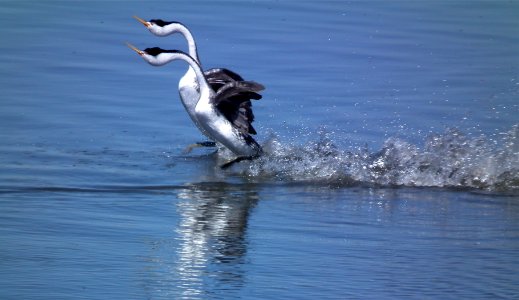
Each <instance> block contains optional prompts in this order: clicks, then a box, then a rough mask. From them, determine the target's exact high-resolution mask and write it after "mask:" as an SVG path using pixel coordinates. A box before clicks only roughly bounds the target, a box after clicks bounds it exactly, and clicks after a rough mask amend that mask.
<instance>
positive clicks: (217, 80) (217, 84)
mask: <svg viewBox="0 0 519 300" xmlns="http://www.w3.org/2000/svg"><path fill="white" fill-rule="evenodd" d="M204 75H205V78H206V80H207V82H208V83H209V85H210V86H211V88H212V89H213V90H214V91H218V90H219V89H220V88H221V87H222V86H224V85H225V84H227V83H229V82H233V81H243V78H242V77H241V76H240V75H238V74H236V73H234V72H233V71H231V70H229V69H224V68H214V69H209V70H207V71H205V72H204Z"/></svg>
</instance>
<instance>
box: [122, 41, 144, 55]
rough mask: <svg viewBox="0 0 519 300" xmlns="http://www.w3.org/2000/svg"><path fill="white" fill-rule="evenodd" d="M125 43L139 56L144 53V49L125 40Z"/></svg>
mask: <svg viewBox="0 0 519 300" xmlns="http://www.w3.org/2000/svg"><path fill="white" fill-rule="evenodd" d="M126 45H127V46H128V47H130V49H132V50H133V51H135V52H137V54H139V55H140V56H142V55H143V54H144V51H142V50H139V49H137V47H135V46H133V45H132V44H130V43H128V42H126Z"/></svg>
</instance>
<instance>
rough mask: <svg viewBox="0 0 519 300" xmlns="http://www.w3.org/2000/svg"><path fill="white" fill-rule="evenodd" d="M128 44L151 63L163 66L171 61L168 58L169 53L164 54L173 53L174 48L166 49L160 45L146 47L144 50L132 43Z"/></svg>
mask: <svg viewBox="0 0 519 300" xmlns="http://www.w3.org/2000/svg"><path fill="white" fill-rule="evenodd" d="M126 44H127V45H128V47H130V49H132V50H133V51H135V52H137V54H139V55H140V56H141V57H142V58H143V59H144V60H145V61H146V62H148V63H149V64H150V65H153V66H162V65H165V64H167V63H168V62H169V61H171V60H168V59H167V55H164V53H171V52H172V50H164V49H161V48H159V47H153V48H146V49H144V50H140V49H138V48H137V47H135V46H133V45H132V44H130V43H126Z"/></svg>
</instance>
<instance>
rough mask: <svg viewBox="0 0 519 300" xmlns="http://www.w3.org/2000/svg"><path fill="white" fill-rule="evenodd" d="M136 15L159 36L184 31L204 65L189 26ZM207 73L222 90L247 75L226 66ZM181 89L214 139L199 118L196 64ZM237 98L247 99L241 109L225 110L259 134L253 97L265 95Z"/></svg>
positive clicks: (195, 56) (185, 102) (186, 105)
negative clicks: (255, 127) (196, 108)
mask: <svg viewBox="0 0 519 300" xmlns="http://www.w3.org/2000/svg"><path fill="white" fill-rule="evenodd" d="M134 18H135V19H136V20H137V21H139V22H140V23H141V24H143V25H144V26H145V27H146V28H148V30H149V31H150V32H151V33H153V34H154V35H156V36H168V35H171V34H174V33H180V34H182V35H183V36H184V38H185V39H186V40H187V44H188V52H189V56H191V57H192V58H193V59H194V60H195V61H196V62H197V63H198V65H201V63H200V58H199V57H198V51H197V47H196V42H195V39H194V38H193V35H192V34H191V32H190V31H189V29H188V28H187V27H186V26H185V25H183V24H182V23H180V22H167V21H163V20H160V19H153V20H150V21H145V20H143V19H141V18H139V17H137V16H134ZM204 76H205V79H206V81H207V82H208V83H209V85H210V86H211V88H212V89H213V90H214V91H218V90H219V89H220V88H221V87H223V86H224V85H226V84H227V83H230V82H236V81H243V78H242V77H241V76H240V75H238V74H236V73H235V72H233V71H231V70H229V69H225V68H214V69H209V70H207V71H205V72H204ZM178 89H179V93H180V98H181V101H182V104H183V105H184V108H185V109H186V111H187V113H188V115H189V117H190V118H191V120H192V121H193V122H194V123H195V125H196V126H197V127H198V129H199V130H200V131H201V132H202V133H203V134H204V135H205V136H207V137H208V138H210V139H211V138H212V137H211V134H209V133H208V132H206V131H205V129H204V128H203V126H201V125H200V122H199V121H198V120H197V118H196V113H195V106H196V104H197V102H198V99H199V97H200V95H199V94H200V92H199V84H198V80H197V76H196V74H195V71H194V70H193V67H192V66H189V69H188V70H187V72H186V73H185V74H184V76H182V78H181V79H180V81H179V83H178ZM233 97H235V98H236V97H240V98H243V99H241V101H240V103H241V106H240V109H239V110H232V109H231V110H229V109H227V110H224V111H225V112H224V114H225V116H226V117H227V118H228V119H229V120H232V122H234V123H235V125H237V126H239V127H240V128H242V129H244V130H246V131H247V133H249V134H256V130H255V129H254V127H252V122H253V121H254V114H253V112H252V103H251V102H250V99H254V100H259V99H261V95H259V94H258V93H256V92H253V91H249V92H245V91H244V92H241V93H240V94H238V95H234V96H233ZM221 105H222V106H223V105H225V103H222V104H221ZM226 113H227V114H226ZM229 113H232V115H229ZM196 145H202V146H213V145H212V144H211V143H208V142H205V143H197V144H196ZM196 145H195V146H196ZM190 148H192V146H191V147H189V148H188V149H190Z"/></svg>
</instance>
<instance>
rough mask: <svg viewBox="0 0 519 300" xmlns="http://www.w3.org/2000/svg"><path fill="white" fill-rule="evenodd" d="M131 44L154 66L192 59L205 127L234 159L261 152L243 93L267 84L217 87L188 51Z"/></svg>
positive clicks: (199, 113)
mask: <svg viewBox="0 0 519 300" xmlns="http://www.w3.org/2000/svg"><path fill="white" fill-rule="evenodd" d="M128 46H129V47H130V48H131V49H132V50H134V51H135V52H137V54H139V55H140V56H141V57H142V58H143V59H144V60H145V61H146V62H148V63H149V64H151V65H153V66H162V65H165V64H167V63H169V62H172V61H174V60H183V61H185V62H186V63H188V64H189V66H190V69H191V70H192V71H193V72H194V74H195V78H196V81H197V82H198V86H199V92H198V93H197V94H196V95H192V97H193V98H192V99H190V100H193V102H194V103H195V102H196V103H195V105H194V110H193V114H194V118H195V120H197V122H198V126H200V127H201V130H203V132H204V133H205V134H206V135H207V136H208V137H209V138H210V139H211V140H213V141H215V142H216V143H217V144H220V145H223V146H224V147H225V148H227V149H229V150H230V151H231V152H232V153H234V155H236V159H235V160H234V161H232V162H235V161H241V160H244V159H253V158H256V157H258V156H259V155H261V153H262V149H261V146H260V145H259V144H258V143H257V142H256V141H255V140H254V138H253V137H252V136H251V135H250V128H251V124H250V123H251V120H247V119H244V118H242V116H243V114H242V111H243V108H244V106H243V105H244V103H246V102H247V101H249V100H248V99H249V98H248V97H243V95H249V94H251V93H258V92H260V91H262V90H263V89H264V87H263V85H261V84H259V83H256V82H254V81H243V80H242V81H231V82H228V83H226V84H224V85H223V86H221V87H220V88H218V89H217V90H215V89H214V88H213V87H211V85H210V83H209V81H208V79H207V75H205V74H204V72H203V71H202V68H201V67H200V65H199V64H198V62H197V61H196V60H195V59H194V58H192V57H191V56H189V55H188V54H186V53H185V52H182V51H180V50H164V49H161V48H158V47H155V48H147V49H145V50H139V49H138V48H136V47H134V46H132V45H130V44H128ZM195 98H196V99H195ZM249 102H250V101H249ZM245 107H246V106H245ZM225 165H227V164H225ZM225 165H224V166H222V167H225Z"/></svg>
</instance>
